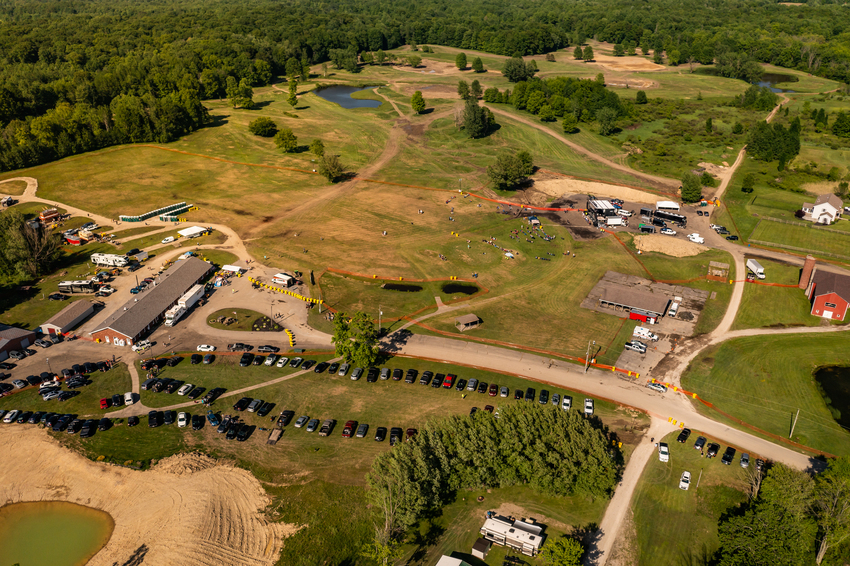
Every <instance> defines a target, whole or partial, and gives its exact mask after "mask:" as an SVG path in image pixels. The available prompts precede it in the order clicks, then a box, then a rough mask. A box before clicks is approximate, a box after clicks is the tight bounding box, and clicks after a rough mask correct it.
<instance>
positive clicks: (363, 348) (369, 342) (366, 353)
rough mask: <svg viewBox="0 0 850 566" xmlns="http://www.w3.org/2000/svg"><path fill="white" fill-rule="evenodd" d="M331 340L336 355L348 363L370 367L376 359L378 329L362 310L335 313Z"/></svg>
mask: <svg viewBox="0 0 850 566" xmlns="http://www.w3.org/2000/svg"><path fill="white" fill-rule="evenodd" d="M332 342H333V343H334V348H335V350H336V355H337V356H340V357H342V358H343V359H344V360H345V362H346V363H348V364H352V365H355V366H358V367H370V366H372V365H374V364H375V361H376V360H377V359H378V330H377V329H376V328H375V323H373V322H372V319H371V318H370V317H369V315H367V314H366V313H365V312H363V311H358V312H356V313H354V314H353V315H348V314H346V313H342V312H341V313H337V315H336V317H335V318H334V335H333V338H332Z"/></svg>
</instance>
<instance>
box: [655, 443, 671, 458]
mask: <svg viewBox="0 0 850 566" xmlns="http://www.w3.org/2000/svg"><path fill="white" fill-rule="evenodd" d="M658 459H659V460H660V461H662V462H669V461H670V447H669V446H667V443H666V442H659V443H658Z"/></svg>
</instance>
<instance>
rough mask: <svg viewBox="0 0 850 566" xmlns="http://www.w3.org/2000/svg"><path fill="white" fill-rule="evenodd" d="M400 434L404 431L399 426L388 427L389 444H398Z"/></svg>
mask: <svg viewBox="0 0 850 566" xmlns="http://www.w3.org/2000/svg"><path fill="white" fill-rule="evenodd" d="M402 434H404V433H403V431H402V430H401V429H400V428H399V427H397V426H394V427H392V428H391V429H390V446H395V445H396V444H398V443H399V441H401V435H402Z"/></svg>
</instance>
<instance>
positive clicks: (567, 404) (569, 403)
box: [561, 395, 573, 411]
mask: <svg viewBox="0 0 850 566" xmlns="http://www.w3.org/2000/svg"><path fill="white" fill-rule="evenodd" d="M572 407H573V398H572V397H570V396H569V395H564V399H563V400H562V401H561V408H562V409H563V410H565V411H569V410H570V409H571V408H572Z"/></svg>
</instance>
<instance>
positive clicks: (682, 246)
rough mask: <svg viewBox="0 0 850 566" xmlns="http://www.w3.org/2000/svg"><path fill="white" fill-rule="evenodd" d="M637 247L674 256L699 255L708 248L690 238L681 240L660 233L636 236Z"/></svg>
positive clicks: (645, 250)
mask: <svg viewBox="0 0 850 566" xmlns="http://www.w3.org/2000/svg"><path fill="white" fill-rule="evenodd" d="M635 247H636V248H637V249H638V250H639V251H641V252H658V253H662V254H664V255H670V256H673V257H687V256H691V255H698V254H700V253H702V252H704V251H706V250H707V249H708V248H707V247H706V246H703V245H701V244H695V243H693V242H691V241H689V240H680V239H678V238H674V237H671V236H662V235H660V234H647V235H645V236H635Z"/></svg>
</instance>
